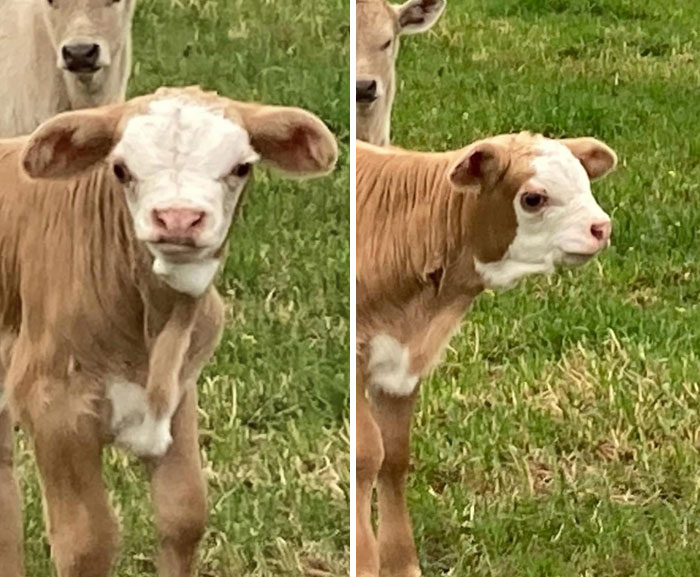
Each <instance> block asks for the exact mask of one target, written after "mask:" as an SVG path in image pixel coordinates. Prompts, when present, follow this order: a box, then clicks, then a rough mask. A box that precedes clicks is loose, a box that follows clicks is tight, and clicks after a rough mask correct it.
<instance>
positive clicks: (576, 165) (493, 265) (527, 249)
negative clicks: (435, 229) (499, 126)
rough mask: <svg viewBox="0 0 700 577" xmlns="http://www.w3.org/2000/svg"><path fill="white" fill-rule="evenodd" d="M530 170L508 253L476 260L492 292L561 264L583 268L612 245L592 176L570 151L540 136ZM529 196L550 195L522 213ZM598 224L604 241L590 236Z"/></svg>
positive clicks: (518, 201)
mask: <svg viewBox="0 0 700 577" xmlns="http://www.w3.org/2000/svg"><path fill="white" fill-rule="evenodd" d="M532 167H533V169H534V171H535V174H534V176H533V177H532V178H531V179H530V180H529V181H528V182H527V183H525V185H524V186H523V187H522V188H521V190H520V191H519V192H518V194H517V195H516V196H515V199H514V201H513V206H514V209H515V214H516V218H517V221H518V228H517V231H516V235H515V238H514V239H513V242H512V243H511V245H510V246H509V247H508V250H507V251H506V254H505V255H504V257H503V258H502V259H501V260H499V261H496V262H490V263H482V262H479V261H478V260H476V259H475V267H476V270H477V272H478V273H479V274H480V275H481V276H482V278H483V279H484V282H485V283H486V285H487V286H488V287H492V288H508V287H509V286H511V285H512V284H513V283H515V282H516V281H517V280H519V279H520V278H522V277H524V276H526V275H530V274H537V273H544V274H548V273H551V272H553V271H554V268H555V267H556V266H557V265H559V264H567V265H572V266H574V265H580V264H583V263H584V262H586V261H587V260H588V259H589V258H591V257H593V256H595V255H596V254H597V253H598V252H600V251H601V250H603V249H604V248H606V247H607V246H608V244H609V226H610V217H609V216H608V215H607V214H606V213H605V211H603V209H602V208H600V206H599V205H598V203H597V202H596V201H595V199H594V198H593V194H592V193H591V183H590V180H589V179H588V175H587V174H586V171H585V170H584V169H583V166H582V165H581V163H580V162H579V160H578V159H577V158H576V157H574V155H573V154H572V153H571V151H570V150H569V149H568V148H567V147H566V146H564V145H563V144H561V143H559V142H557V141H555V140H550V139H548V138H543V137H539V138H538V146H537V154H536V156H535V158H534V159H533V162H532ZM528 192H536V193H541V194H544V195H545V196H546V198H547V200H546V203H545V204H544V206H543V207H542V208H541V209H539V210H536V211H528V210H525V208H523V206H522V204H521V197H522V194H524V193H528ZM594 225H596V226H604V227H608V228H607V230H608V232H607V233H606V234H605V236H604V238H598V237H596V236H594V235H593V234H592V232H591V229H592V227H593V226H594Z"/></svg>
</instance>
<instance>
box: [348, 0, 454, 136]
mask: <svg viewBox="0 0 700 577" xmlns="http://www.w3.org/2000/svg"><path fill="white" fill-rule="evenodd" d="M444 8H445V0H408V1H407V2H405V3H404V4H401V5H395V4H389V3H388V2H387V1H386V0H358V2H357V38H356V48H357V69H356V70H357V81H356V86H355V97H356V102H357V137H358V138H359V139H360V140H365V141H367V142H371V143H372V144H376V145H378V146H385V145H387V144H389V136H390V135H389V125H390V121H391V106H392V104H393V101H394V93H395V90H396V81H395V74H396V57H397V55H398V52H399V36H401V35H403V34H417V33H419V32H425V31H426V30H428V29H429V28H430V27H431V26H432V25H433V24H434V23H435V22H436V21H437V19H438V18H439V17H440V14H442V12H443V10H444Z"/></svg>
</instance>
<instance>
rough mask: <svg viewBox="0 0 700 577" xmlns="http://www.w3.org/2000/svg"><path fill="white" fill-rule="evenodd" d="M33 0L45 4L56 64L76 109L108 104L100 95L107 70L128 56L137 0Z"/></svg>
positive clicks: (44, 8) (44, 12)
mask: <svg viewBox="0 0 700 577" xmlns="http://www.w3.org/2000/svg"><path fill="white" fill-rule="evenodd" d="M33 1H34V2H41V3H42V4H43V8H42V9H43V17H44V22H45V24H46V28H47V31H48V34H49V38H50V39H51V43H52V44H53V48H54V50H55V53H56V65H57V66H58V68H59V69H60V70H62V71H63V72H64V78H65V80H66V82H67V85H68V91H69V93H70V96H71V100H72V101H73V100H75V102H71V104H72V105H73V108H85V107H88V106H97V105H99V104H105V102H102V101H100V99H99V97H100V96H101V93H102V91H103V89H104V84H105V82H106V78H107V71H108V70H109V69H110V67H111V66H112V65H113V64H114V61H115V60H116V58H117V55H120V54H121V55H122V58H124V59H126V58H128V53H127V52H128V49H129V46H128V43H129V38H130V35H131V20H132V16H133V12H134V4H135V1H136V0H33ZM124 65H126V64H124ZM120 83H121V80H120Z"/></svg>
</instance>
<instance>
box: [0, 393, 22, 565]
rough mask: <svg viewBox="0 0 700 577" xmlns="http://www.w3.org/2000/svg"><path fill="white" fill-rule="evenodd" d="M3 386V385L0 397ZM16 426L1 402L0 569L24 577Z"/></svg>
mask: <svg viewBox="0 0 700 577" xmlns="http://www.w3.org/2000/svg"><path fill="white" fill-rule="evenodd" d="M1 396H2V385H0V397H1ZM12 441H13V422H12V418H11V416H10V411H9V409H8V408H7V407H5V408H2V399H1V398H0V519H1V521H0V567H2V568H3V575H6V576H7V577H21V576H22V575H24V571H23V567H22V566H23V563H22V513H21V506H20V503H21V501H20V494H19V490H18V487H17V482H16V481H15V476H14V471H13V467H12Z"/></svg>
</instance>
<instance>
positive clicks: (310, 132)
mask: <svg viewBox="0 0 700 577" xmlns="http://www.w3.org/2000/svg"><path fill="white" fill-rule="evenodd" d="M232 106H233V107H234V109H235V111H236V112H237V113H238V114H239V115H240V117H241V118H242V121H243V124H244V126H245V129H246V130H247V131H248V134H249V135H250V143H251V145H252V146H253V148H254V149H255V151H256V152H257V153H258V154H259V155H260V157H261V158H262V160H263V162H266V163H268V164H270V165H272V166H274V167H275V168H278V169H280V170H282V171H284V172H286V173H288V174H293V175H296V176H307V177H312V176H321V175H323V174H327V173H328V172H330V171H331V170H333V167H334V166H335V163H336V161H337V159H338V145H337V144H336V141H335V137H334V136H333V134H332V133H331V131H330V130H328V128H327V127H326V125H325V124H324V123H323V122H322V121H321V120H320V119H319V118H318V117H316V116H314V115H313V114H311V113H310V112H307V111H305V110H302V109H300V108H288V107H284V106H263V105H257V104H244V103H233V104H232Z"/></svg>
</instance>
